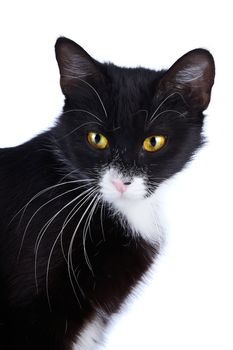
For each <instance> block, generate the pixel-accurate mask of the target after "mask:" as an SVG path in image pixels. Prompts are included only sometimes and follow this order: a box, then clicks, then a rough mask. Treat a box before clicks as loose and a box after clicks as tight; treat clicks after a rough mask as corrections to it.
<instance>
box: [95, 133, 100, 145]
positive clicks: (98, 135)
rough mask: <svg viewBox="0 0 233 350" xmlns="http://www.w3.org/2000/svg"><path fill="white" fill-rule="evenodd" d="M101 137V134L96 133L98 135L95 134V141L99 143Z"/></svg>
mask: <svg viewBox="0 0 233 350" xmlns="http://www.w3.org/2000/svg"><path fill="white" fill-rule="evenodd" d="M100 139H101V137H100V134H96V135H95V143H96V144H97V143H99V142H100Z"/></svg>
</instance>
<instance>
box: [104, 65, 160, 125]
mask: <svg viewBox="0 0 233 350" xmlns="http://www.w3.org/2000/svg"><path fill="white" fill-rule="evenodd" d="M107 74H108V76H109V78H110V80H111V88H110V89H109V90H108V93H107V96H106V99H108V101H106V102H107V104H108V105H109V109H110V113H111V114H112V117H114V119H115V122H117V123H120V124H122V125H124V124H125V123H126V124H127V123H129V122H132V120H134V122H135V121H138V122H139V124H140V121H141V120H143V119H145V118H146V116H147V114H148V109H149V108H150V107H151V104H152V102H153V99H154V97H155V90H156V85H157V82H158V80H159V76H160V74H159V73H157V72H155V71H152V70H149V69H145V68H119V67H116V66H114V65H109V66H108V69H107ZM134 125H135V124H134Z"/></svg>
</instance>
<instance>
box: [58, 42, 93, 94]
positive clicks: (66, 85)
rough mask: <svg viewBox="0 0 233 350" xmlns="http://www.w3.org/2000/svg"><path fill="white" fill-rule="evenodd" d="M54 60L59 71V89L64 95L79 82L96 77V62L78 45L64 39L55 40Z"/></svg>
mask: <svg viewBox="0 0 233 350" xmlns="http://www.w3.org/2000/svg"><path fill="white" fill-rule="evenodd" d="M55 53H56V59H57V62H58V66H59V70H60V77H61V79H60V84H61V89H62V91H63V93H64V94H65V95H67V94H69V92H70V90H71V89H72V88H73V87H75V86H76V87H77V85H78V84H79V83H80V81H84V80H87V79H88V78H89V77H95V76H96V75H98V73H99V72H98V68H97V64H98V63H97V62H96V61H95V60H94V59H93V58H92V57H91V56H90V55H89V54H88V53H87V52H86V51H85V50H84V49H83V48H82V47H81V46H79V45H78V44H76V43H75V42H74V41H72V40H70V39H67V38H65V37H60V38H58V39H57V41H56V44H55Z"/></svg>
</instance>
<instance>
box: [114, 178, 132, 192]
mask: <svg viewBox="0 0 233 350" xmlns="http://www.w3.org/2000/svg"><path fill="white" fill-rule="evenodd" d="M112 184H113V185H114V186H115V187H116V189H117V191H118V192H120V193H124V192H125V191H126V190H127V185H128V184H129V183H127V184H124V182H122V181H121V180H118V179H114V180H112Z"/></svg>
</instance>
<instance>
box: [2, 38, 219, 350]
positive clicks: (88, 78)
mask: <svg viewBox="0 0 233 350" xmlns="http://www.w3.org/2000/svg"><path fill="white" fill-rule="evenodd" d="M56 54H57V60H58V63H59V68H60V73H61V87H62V90H63V92H64V94H65V96H66V102H65V107H64V112H63V115H62V116H61V117H60V119H59V120H58V123H57V125H56V126H55V127H53V128H52V129H51V130H49V131H47V132H45V133H43V134H41V135H39V136H37V137H35V138H34V139H32V140H30V141H28V142H27V143H25V144H23V145H20V146H18V147H15V148H9V149H3V150H0V162H1V168H0V169H1V170H0V213H1V217H0V286H1V287H0V349H2V350H7V349H8V350H13V349H15V348H20V347H22V348H23V349H25V350H27V349H35V350H37V349H38V350H39V349H44V350H46V349H56V350H59V349H61V350H68V349H69V350H71V349H73V346H74V344H75V343H76V344H77V349H83V350H85V349H88V350H90V349H95V348H96V346H97V345H96V344H97V342H98V339H93V340H91V338H92V336H91V334H94V335H93V338H99V335H101V333H102V331H103V330H104V328H105V326H106V324H107V322H108V320H109V318H110V316H111V315H112V314H113V313H115V312H117V311H118V310H119V307H120V306H121V304H122V302H123V301H124V299H125V298H126V296H127V295H128V294H129V293H130V291H131V290H132V288H134V287H135V285H136V284H137V283H138V281H139V280H140V279H141V278H142V276H143V274H144V273H145V272H146V271H147V270H148V268H149V267H150V265H151V264H152V262H153V260H154V258H155V256H156V254H157V253H158V251H159V246H160V243H161V240H162V238H161V237H162V233H161V230H160V229H159V227H158V222H157V218H156V188H157V187H158V186H159V184H160V183H161V182H163V181H164V180H166V179H168V178H169V177H171V176H172V175H173V174H175V173H176V172H178V171H180V170H181V169H182V168H183V166H184V165H185V164H186V163H187V161H188V160H189V159H190V157H191V156H192V154H193V152H194V151H195V150H196V149H197V148H198V147H199V146H200V145H201V142H202V138H201V129H202V123H203V114H202V111H203V110H204V109H205V108H206V107H207V105H208V102H209V98H210V91H211V87H212V85H213V79H214V63H213V59H212V57H211V55H210V54H209V53H208V52H207V51H205V50H201V49H200V50H194V51H193V52H191V53H189V54H187V55H186V56H183V58H181V59H180V60H179V61H178V62H177V63H176V64H175V65H174V66H173V67H172V68H171V69H170V70H169V71H168V72H167V73H166V72H165V71H161V72H154V71H151V70H146V69H142V68H138V69H123V68H118V67H115V66H114V65H109V64H100V63H98V62H96V61H94V60H93V59H92V58H91V57H90V56H89V55H88V54H87V53H86V52H85V51H84V50H82V49H81V48H80V47H79V46H77V45H76V44H75V43H73V42H71V41H69V40H68V39H63V38H61V39H59V40H58V42H57V45H56ZM193 82H195V84H194V85H193Z"/></svg>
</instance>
